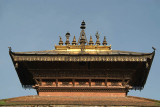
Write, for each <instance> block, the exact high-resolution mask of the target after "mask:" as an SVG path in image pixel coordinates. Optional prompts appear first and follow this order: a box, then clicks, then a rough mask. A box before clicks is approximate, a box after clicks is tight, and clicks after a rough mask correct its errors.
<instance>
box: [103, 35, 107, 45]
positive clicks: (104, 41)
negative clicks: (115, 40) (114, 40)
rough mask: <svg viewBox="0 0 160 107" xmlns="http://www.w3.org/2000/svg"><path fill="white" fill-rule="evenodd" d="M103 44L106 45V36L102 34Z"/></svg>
mask: <svg viewBox="0 0 160 107" xmlns="http://www.w3.org/2000/svg"><path fill="white" fill-rule="evenodd" d="M102 44H103V45H105V46H106V45H107V41H106V36H104V39H103V43H102Z"/></svg>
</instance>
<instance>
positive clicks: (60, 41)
mask: <svg viewBox="0 0 160 107" xmlns="http://www.w3.org/2000/svg"><path fill="white" fill-rule="evenodd" d="M59 45H63V41H62V38H61V36H59Z"/></svg>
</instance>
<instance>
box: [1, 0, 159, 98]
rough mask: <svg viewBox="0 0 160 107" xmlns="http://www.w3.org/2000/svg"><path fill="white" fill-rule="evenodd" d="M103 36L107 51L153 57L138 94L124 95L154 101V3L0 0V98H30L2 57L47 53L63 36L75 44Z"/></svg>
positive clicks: (148, 0)
mask: <svg viewBox="0 0 160 107" xmlns="http://www.w3.org/2000/svg"><path fill="white" fill-rule="evenodd" d="M82 20H84V21H85V22H86V30H85V31H86V36H87V39H89V37H90V35H92V38H93V41H94V42H95V41H96V39H95V38H96V37H95V33H96V32H97V31H98V32H99V34H100V41H101V42H102V40H103V37H104V36H106V38H107V42H108V44H109V45H110V44H111V45H112V50H123V51H134V52H147V53H148V52H149V53H150V52H152V51H153V49H152V46H154V47H155V48H156V54H155V57H154V61H153V63H152V67H151V69H150V73H149V76H148V79H147V83H146V85H145V87H144V89H143V90H141V91H134V90H131V91H130V92H129V94H128V95H130V96H139V97H145V98H151V99H157V100H160V92H159V91H160V71H159V66H160V0H0V52H1V53H0V99H5V98H12V97H18V96H26V95H36V94H37V93H36V91H35V90H34V89H24V88H22V86H21V83H20V81H19V78H18V76H17V73H16V71H15V69H14V66H13V63H12V61H11V58H10V56H9V53H8V50H9V49H8V47H12V51H14V52H24V51H42V50H52V49H54V45H55V44H57V45H58V41H59V36H61V37H62V39H63V41H65V39H66V38H65V34H66V32H70V34H71V37H70V41H72V40H73V36H74V35H75V36H76V40H78V37H79V35H80V31H81V30H80V24H81V22H82Z"/></svg>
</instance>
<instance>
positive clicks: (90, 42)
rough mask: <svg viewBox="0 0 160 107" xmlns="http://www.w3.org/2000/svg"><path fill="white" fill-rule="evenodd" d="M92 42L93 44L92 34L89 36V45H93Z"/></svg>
mask: <svg viewBox="0 0 160 107" xmlns="http://www.w3.org/2000/svg"><path fill="white" fill-rule="evenodd" d="M93 44H94V42H93V40H92V36H90V40H89V45H93Z"/></svg>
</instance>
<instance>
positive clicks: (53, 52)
mask: <svg viewBox="0 0 160 107" xmlns="http://www.w3.org/2000/svg"><path fill="white" fill-rule="evenodd" d="M11 53H12V54H14V55H82V54H83V55H116V56H117V55H127V56H132V55H133V56H135V55H136V56H137V55H138V56H144V55H151V54H153V52H152V53H143V52H132V51H120V50H109V51H101V50H92V51H84V52H82V51H70V50H44V51H28V52H11Z"/></svg>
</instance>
